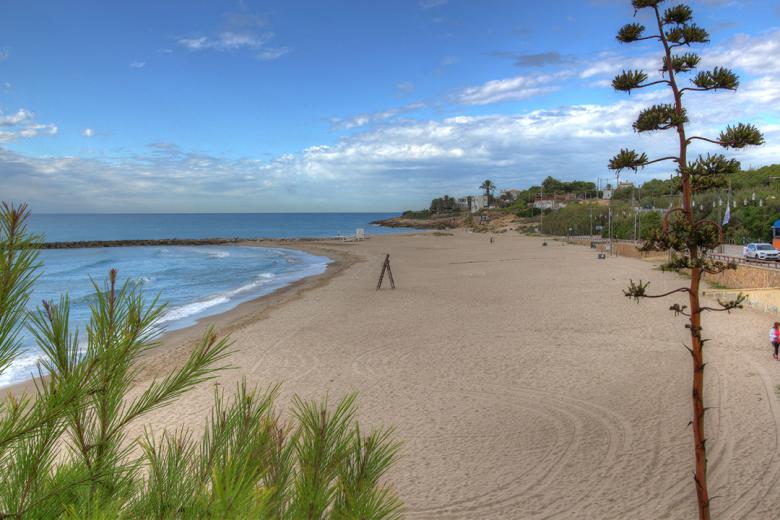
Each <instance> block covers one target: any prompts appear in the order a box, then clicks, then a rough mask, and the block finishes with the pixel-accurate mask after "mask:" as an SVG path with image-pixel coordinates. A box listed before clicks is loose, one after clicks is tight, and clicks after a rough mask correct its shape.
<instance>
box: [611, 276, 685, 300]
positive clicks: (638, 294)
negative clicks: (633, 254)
mask: <svg viewBox="0 0 780 520" xmlns="http://www.w3.org/2000/svg"><path fill="white" fill-rule="evenodd" d="M629 284H630V285H629V286H628V289H626V290H624V291H623V295H625V296H626V298H632V299H634V300H636V302H637V303H639V299H640V298H664V297H666V296H669V295H671V294H675V293H678V292H690V291H691V290H690V289H689V288H688V287H680V288H679V289H675V290H673V291H669V292H666V293H663V294H647V286H648V285H650V282H646V283H642V280H639V283H638V284H635V283H634V281H633V280H629Z"/></svg>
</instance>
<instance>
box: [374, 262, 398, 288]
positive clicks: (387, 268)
mask: <svg viewBox="0 0 780 520" xmlns="http://www.w3.org/2000/svg"><path fill="white" fill-rule="evenodd" d="M385 271H387V277H388V278H389V279H390V288H391V289H395V280H393V271H392V270H391V269H390V255H387V256H385V262H384V263H383V264H382V272H381V273H379V281H378V282H377V283H376V290H377V291H378V290H379V289H381V288H382V280H384V278H385Z"/></svg>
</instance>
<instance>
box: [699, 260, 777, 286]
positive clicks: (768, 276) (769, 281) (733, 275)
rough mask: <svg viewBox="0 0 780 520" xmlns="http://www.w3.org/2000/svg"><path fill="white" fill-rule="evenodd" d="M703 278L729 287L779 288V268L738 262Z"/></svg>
mask: <svg viewBox="0 0 780 520" xmlns="http://www.w3.org/2000/svg"><path fill="white" fill-rule="evenodd" d="M704 279H705V280H706V281H708V282H710V283H716V284H718V285H720V286H723V287H729V288H731V289H757V288H761V289H764V288H773V287H775V288H780V269H767V268H764V267H753V266H749V265H743V264H740V265H739V266H737V268H736V269H729V270H728V271H724V272H722V273H720V274H717V275H710V274H708V275H705V276H704Z"/></svg>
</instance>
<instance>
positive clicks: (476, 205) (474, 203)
mask: <svg viewBox="0 0 780 520" xmlns="http://www.w3.org/2000/svg"><path fill="white" fill-rule="evenodd" d="M487 207H488V197H487V195H472V196H471V212H472V213H476V212H478V211H480V210H483V209H485V208H487Z"/></svg>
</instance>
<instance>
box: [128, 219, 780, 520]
mask: <svg viewBox="0 0 780 520" xmlns="http://www.w3.org/2000/svg"><path fill="white" fill-rule="evenodd" d="M296 247H304V248H307V249H310V250H312V251H315V252H318V253H325V254H328V255H329V256H331V258H333V259H334V260H335V262H334V264H333V265H332V266H331V267H330V268H329V270H328V272H327V273H326V274H324V275H322V276H319V277H315V278H311V279H307V280H304V281H302V282H299V283H298V284H295V286H293V287H291V288H288V289H286V290H284V291H281V292H280V293H277V294H274V295H272V296H270V297H267V298H264V299H261V300H259V301H255V302H250V303H247V304H244V305H242V306H240V307H238V308H236V309H234V310H233V311H230V312H229V313H226V314H224V315H220V316H216V317H213V318H208V319H205V320H203V322H202V323H200V324H198V325H196V326H195V327H191V328H190V329H185V330H181V331H177V332H174V333H170V334H168V335H167V336H166V337H165V341H164V346H163V347H162V348H161V349H160V350H159V352H158V353H156V354H153V355H152V356H151V357H150V358H149V363H148V365H147V369H146V370H145V371H144V376H145V377H146V378H150V377H153V376H158V375H160V374H162V373H164V372H165V371H167V370H168V369H170V367H172V366H174V365H176V364H177V363H179V362H181V359H182V358H183V357H184V355H185V354H186V352H187V348H188V347H187V342H188V341H190V340H191V339H192V338H194V337H196V336H197V335H198V334H199V332H200V331H201V330H202V329H203V327H205V326H207V325H210V324H213V325H215V326H216V327H217V328H218V330H219V331H220V332H223V333H227V332H229V333H230V334H231V337H232V338H233V340H234V341H235V344H234V350H235V353H234V354H233V355H232V356H231V357H230V360H229V362H230V364H231V365H232V366H233V367H234V369H233V370H230V371H226V372H223V373H222V374H221V375H220V377H219V378H218V380H217V382H218V384H220V385H224V386H225V387H227V388H230V387H232V385H234V384H235V383H236V382H238V381H240V380H241V379H242V378H246V380H247V381H248V382H249V383H250V384H251V385H256V386H259V387H266V386H268V385H271V384H275V383H282V385H283V386H282V403H280V404H284V403H286V402H287V401H288V400H289V399H290V397H291V396H292V395H293V394H295V393H297V394H299V395H302V396H304V397H308V398H319V397H322V396H324V395H326V394H328V395H329V396H331V397H332V398H333V399H336V398H339V397H341V396H343V395H344V394H346V393H348V392H358V393H359V399H358V404H359V409H360V419H361V421H362V422H363V423H364V424H366V425H380V424H381V425H391V426H394V427H395V428H396V436H397V438H398V439H400V440H401V441H402V442H403V449H402V458H401V460H400V462H399V463H398V464H397V465H396V466H395V468H394V469H393V470H392V472H391V474H390V479H391V480H392V482H393V483H394V485H395V486H396V488H397V490H398V492H399V494H400V496H401V498H402V499H403V501H404V502H405V504H406V516H407V517H408V518H415V519H417V518H419V519H422V518H426V519H427V518H485V519H487V518H522V519H547V518H589V519H590V518H593V519H623V518H643V519H644V518H647V519H677V518H680V519H683V518H686V519H687V518H694V517H695V516H696V509H695V508H696V500H695V493H694V487H693V481H692V477H691V469H692V450H691V442H692V441H691V432H690V428H689V427H688V426H687V424H688V421H689V419H690V402H689V395H690V387H689V378H690V356H689V354H688V352H687V351H686V350H685V349H684V348H683V346H682V343H684V342H686V339H687V337H686V336H687V334H686V333H687V331H686V329H685V328H684V321H683V319H682V318H675V317H674V316H673V314H672V313H671V312H669V310H668V308H669V305H670V304H671V303H673V301H676V300H673V299H662V300H652V301H645V302H642V303H641V304H639V305H637V304H635V303H633V302H631V301H629V300H628V299H626V298H625V297H624V296H623V294H622V289H623V288H624V287H625V286H626V284H627V281H628V280H629V279H630V278H633V279H635V280H636V279H639V278H641V279H642V280H650V281H651V286H650V287H651V288H652V289H654V290H655V291H657V292H665V291H668V290H670V289H673V288H675V287H677V286H678V285H681V284H684V283H685V281H684V280H682V279H681V278H680V277H679V276H678V275H675V274H669V273H662V272H660V271H659V270H657V269H654V266H653V265H652V264H651V263H649V262H645V261H642V260H637V259H628V258H610V259H607V260H597V259H596V255H595V253H594V252H593V251H592V250H590V249H588V248H586V247H581V246H574V245H562V244H561V243H559V242H550V243H549V246H548V247H542V240H541V239H538V238H529V237H524V236H520V235H516V234H505V235H497V236H496V241H495V243H493V244H490V243H489V240H488V236H487V235H485V234H471V233H466V232H464V231H455V232H454V234H453V235H452V236H435V235H431V234H416V235H399V236H383V237H373V238H371V239H370V240H367V241H364V242H353V243H343V242H338V243H337V242H332V243H331V242H318V243H316V244H311V245H308V246H307V245H305V244H297V245H296ZM385 253H390V255H391V264H392V269H393V273H394V275H395V281H396V284H397V289H396V290H390V289H389V288H385V289H383V290H381V291H376V290H375V285H376V281H377V276H378V274H379V269H380V267H381V264H382V261H383V259H384V255H385ZM773 319H774V317H773V316H770V315H768V314H762V313H759V312H757V311H754V310H743V311H739V312H737V313H735V314H732V315H726V314H725V313H719V314H715V315H707V316H706V317H705V322H704V325H705V336H706V337H711V338H714V339H713V341H711V342H709V343H708V346H707V350H706V356H707V358H708V359H707V360H708V362H709V364H708V372H707V376H706V377H707V389H708V394H707V399H708V403H707V404H708V405H709V406H711V407H713V408H712V410H711V411H710V413H709V415H708V422H707V428H708V432H707V433H708V435H707V436H708V438H709V441H708V446H709V450H710V451H709V462H710V466H709V467H710V475H711V477H710V478H711V484H710V485H711V494H712V495H713V496H716V497H717V498H716V499H714V500H713V503H712V508H713V517H715V518H723V519H726V518H729V519H731V518H733V519H741V518H756V519H763V518H767V519H768V518H774V517H775V516H776V513H777V510H778V508H779V507H780V494H778V492H777V489H776V482H777V478H778V476H780V475H779V474H780V445H779V444H778V432H780V402H778V396H777V388H778V384H780V363H778V362H775V361H773V360H772V358H771V354H770V347H769V345H768V343H767V340H766V331H767V329H768V328H769V326H770V323H771V322H772V321H773ZM143 384H144V381H141V382H139V385H143ZM213 391H214V383H213V382H212V383H209V384H204V385H202V386H200V387H198V388H196V389H195V390H193V391H192V392H190V393H188V394H186V395H185V397H183V398H182V399H181V400H180V401H178V402H177V403H176V404H175V405H173V406H169V407H167V408H164V409H162V410H160V411H158V412H156V413H155V414H153V415H152V416H151V417H150V418H147V420H146V421H145V423H146V424H147V425H151V426H152V428H153V429H154V430H156V431H159V430H161V429H162V428H171V429H172V428H178V427H180V426H185V427H190V428H193V429H196V430H197V429H199V428H200V427H201V425H202V423H203V421H204V418H205V416H206V413H207V411H208V410H209V408H210V406H211V403H212V398H213ZM140 428H141V425H138V427H137V430H138V432H140V431H141V430H140Z"/></svg>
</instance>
